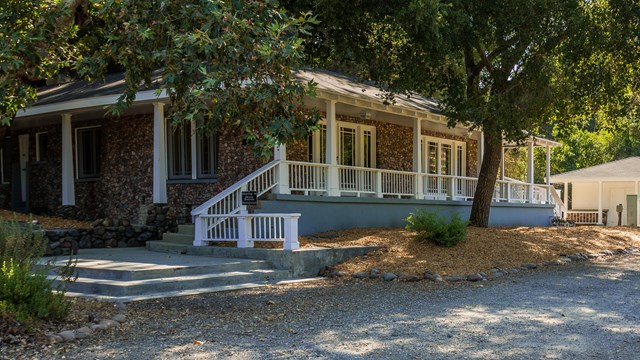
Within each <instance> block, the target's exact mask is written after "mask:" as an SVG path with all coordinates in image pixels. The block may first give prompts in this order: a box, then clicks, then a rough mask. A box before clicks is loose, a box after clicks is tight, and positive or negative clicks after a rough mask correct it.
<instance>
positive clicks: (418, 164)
mask: <svg viewBox="0 0 640 360" xmlns="http://www.w3.org/2000/svg"><path fill="white" fill-rule="evenodd" d="M421 140H422V119H419V118H416V119H413V171H414V172H417V173H421V172H422V141H421ZM452 151H455V148H454V149H452ZM414 187H415V197H416V199H424V192H423V189H422V176H420V175H417V176H415V178H414Z"/></svg>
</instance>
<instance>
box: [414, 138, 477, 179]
mask: <svg viewBox="0 0 640 360" xmlns="http://www.w3.org/2000/svg"><path fill="white" fill-rule="evenodd" d="M430 142H431V143H436V144H438V164H437V166H436V168H437V169H438V172H437V175H440V174H441V173H440V172H441V171H442V164H441V161H442V157H441V156H440V153H441V151H442V145H443V144H446V145H450V146H451V170H452V174H451V175H454V176H466V174H467V143H466V142H464V141H457V140H450V139H445V138H439V137H435V136H427V135H423V136H422V171H423V172H424V173H427V171H428V164H427V160H428V159H427V157H428V154H429V152H428V150H429V148H428V146H429V143H430ZM459 146H461V147H462V168H461V169H462V174H458V162H459V161H460V159H458V147H459Z"/></svg>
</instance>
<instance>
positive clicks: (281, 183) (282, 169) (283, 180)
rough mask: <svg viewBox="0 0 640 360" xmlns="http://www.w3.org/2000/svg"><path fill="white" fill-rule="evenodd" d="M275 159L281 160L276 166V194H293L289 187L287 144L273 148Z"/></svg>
mask: <svg viewBox="0 0 640 360" xmlns="http://www.w3.org/2000/svg"><path fill="white" fill-rule="evenodd" d="M273 159H274V160H281V162H280V164H279V165H278V167H277V168H276V180H277V181H278V185H277V186H276V188H275V193H276V194H291V189H290V188H289V164H287V163H286V160H287V145H286V144H279V145H276V147H274V148H273Z"/></svg>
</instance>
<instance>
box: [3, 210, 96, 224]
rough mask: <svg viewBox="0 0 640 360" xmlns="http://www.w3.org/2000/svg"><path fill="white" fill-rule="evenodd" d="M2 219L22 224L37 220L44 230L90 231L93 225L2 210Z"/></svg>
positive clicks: (85, 222)
mask: <svg viewBox="0 0 640 360" xmlns="http://www.w3.org/2000/svg"><path fill="white" fill-rule="evenodd" d="M0 219H1V220H5V221H9V220H17V221H22V222H28V221H33V220H36V221H37V224H38V225H39V226H41V227H42V228H44V229H89V228H91V223H90V222H87V221H77V220H69V219H63V218H60V217H55V216H45V215H33V214H23V213H17V212H13V211H9V210H3V209H0Z"/></svg>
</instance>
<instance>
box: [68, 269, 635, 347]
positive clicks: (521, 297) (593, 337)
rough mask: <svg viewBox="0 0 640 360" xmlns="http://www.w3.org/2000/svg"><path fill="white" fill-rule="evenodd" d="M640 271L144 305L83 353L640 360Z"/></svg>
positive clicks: (247, 294) (292, 291)
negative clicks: (118, 331)
mask: <svg viewBox="0 0 640 360" xmlns="http://www.w3.org/2000/svg"><path fill="white" fill-rule="evenodd" d="M639 270H640V260H638V259H636V258H630V259H627V260H625V261H623V260H620V261H616V262H615V263H614V264H588V265H577V266H574V265H571V266H567V267H565V268H558V269H557V270H556V269H554V270H550V271H534V272H530V273H525V274H519V275H518V276H513V277H507V278H502V279H499V280H497V281H495V282H491V283H484V284H482V285H477V284H476V285H472V284H462V285H455V286H454V285H434V284H432V283H427V282H420V283H382V282H355V281H347V282H345V283H336V282H318V283H315V284H306V285H297V286H287V287H272V288H266V289H254V290H247V291H238V292H232V293H224V294H211V295H205V296H195V297H188V298H176V299H163V300H156V301H147V302H142V303H134V304H131V305H130V307H129V313H130V317H131V319H132V323H130V324H129V325H128V326H127V329H125V330H124V333H122V334H121V335H119V336H118V337H117V338H116V339H113V340H103V341H100V342H99V343H96V344H89V345H88V346H87V347H86V348H85V349H82V347H81V349H79V350H78V351H80V353H81V354H83V355H86V356H99V357H101V358H103V357H107V358H128V357H132V356H133V355H135V357H136V358H137V359H147V358H175V357H181V358H189V359H191V358H193V359H196V358H203V359H204V358H234V359H243V358H246V359H256V358H261V359H273V358H311V357H316V358H328V359H354V358H356V359H377V358H379V359H387V358H403V359H404V358H418V359H427V358H428V359H432V358H435V359H460V358H465V359H487V358H500V359H539V358H551V359H553V358H562V359H566V358H570V359H571V358H575V359H583V358H596V359H601V358H618V359H622V358H628V359H631V358H637V356H638V354H639V353H640V325H639V324H640V315H638V313H637V309H638V308H640V272H639ZM194 340H197V341H199V342H202V343H201V344H194ZM80 353H79V354H80ZM79 354H76V355H79ZM70 355H71V356H74V354H70Z"/></svg>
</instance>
